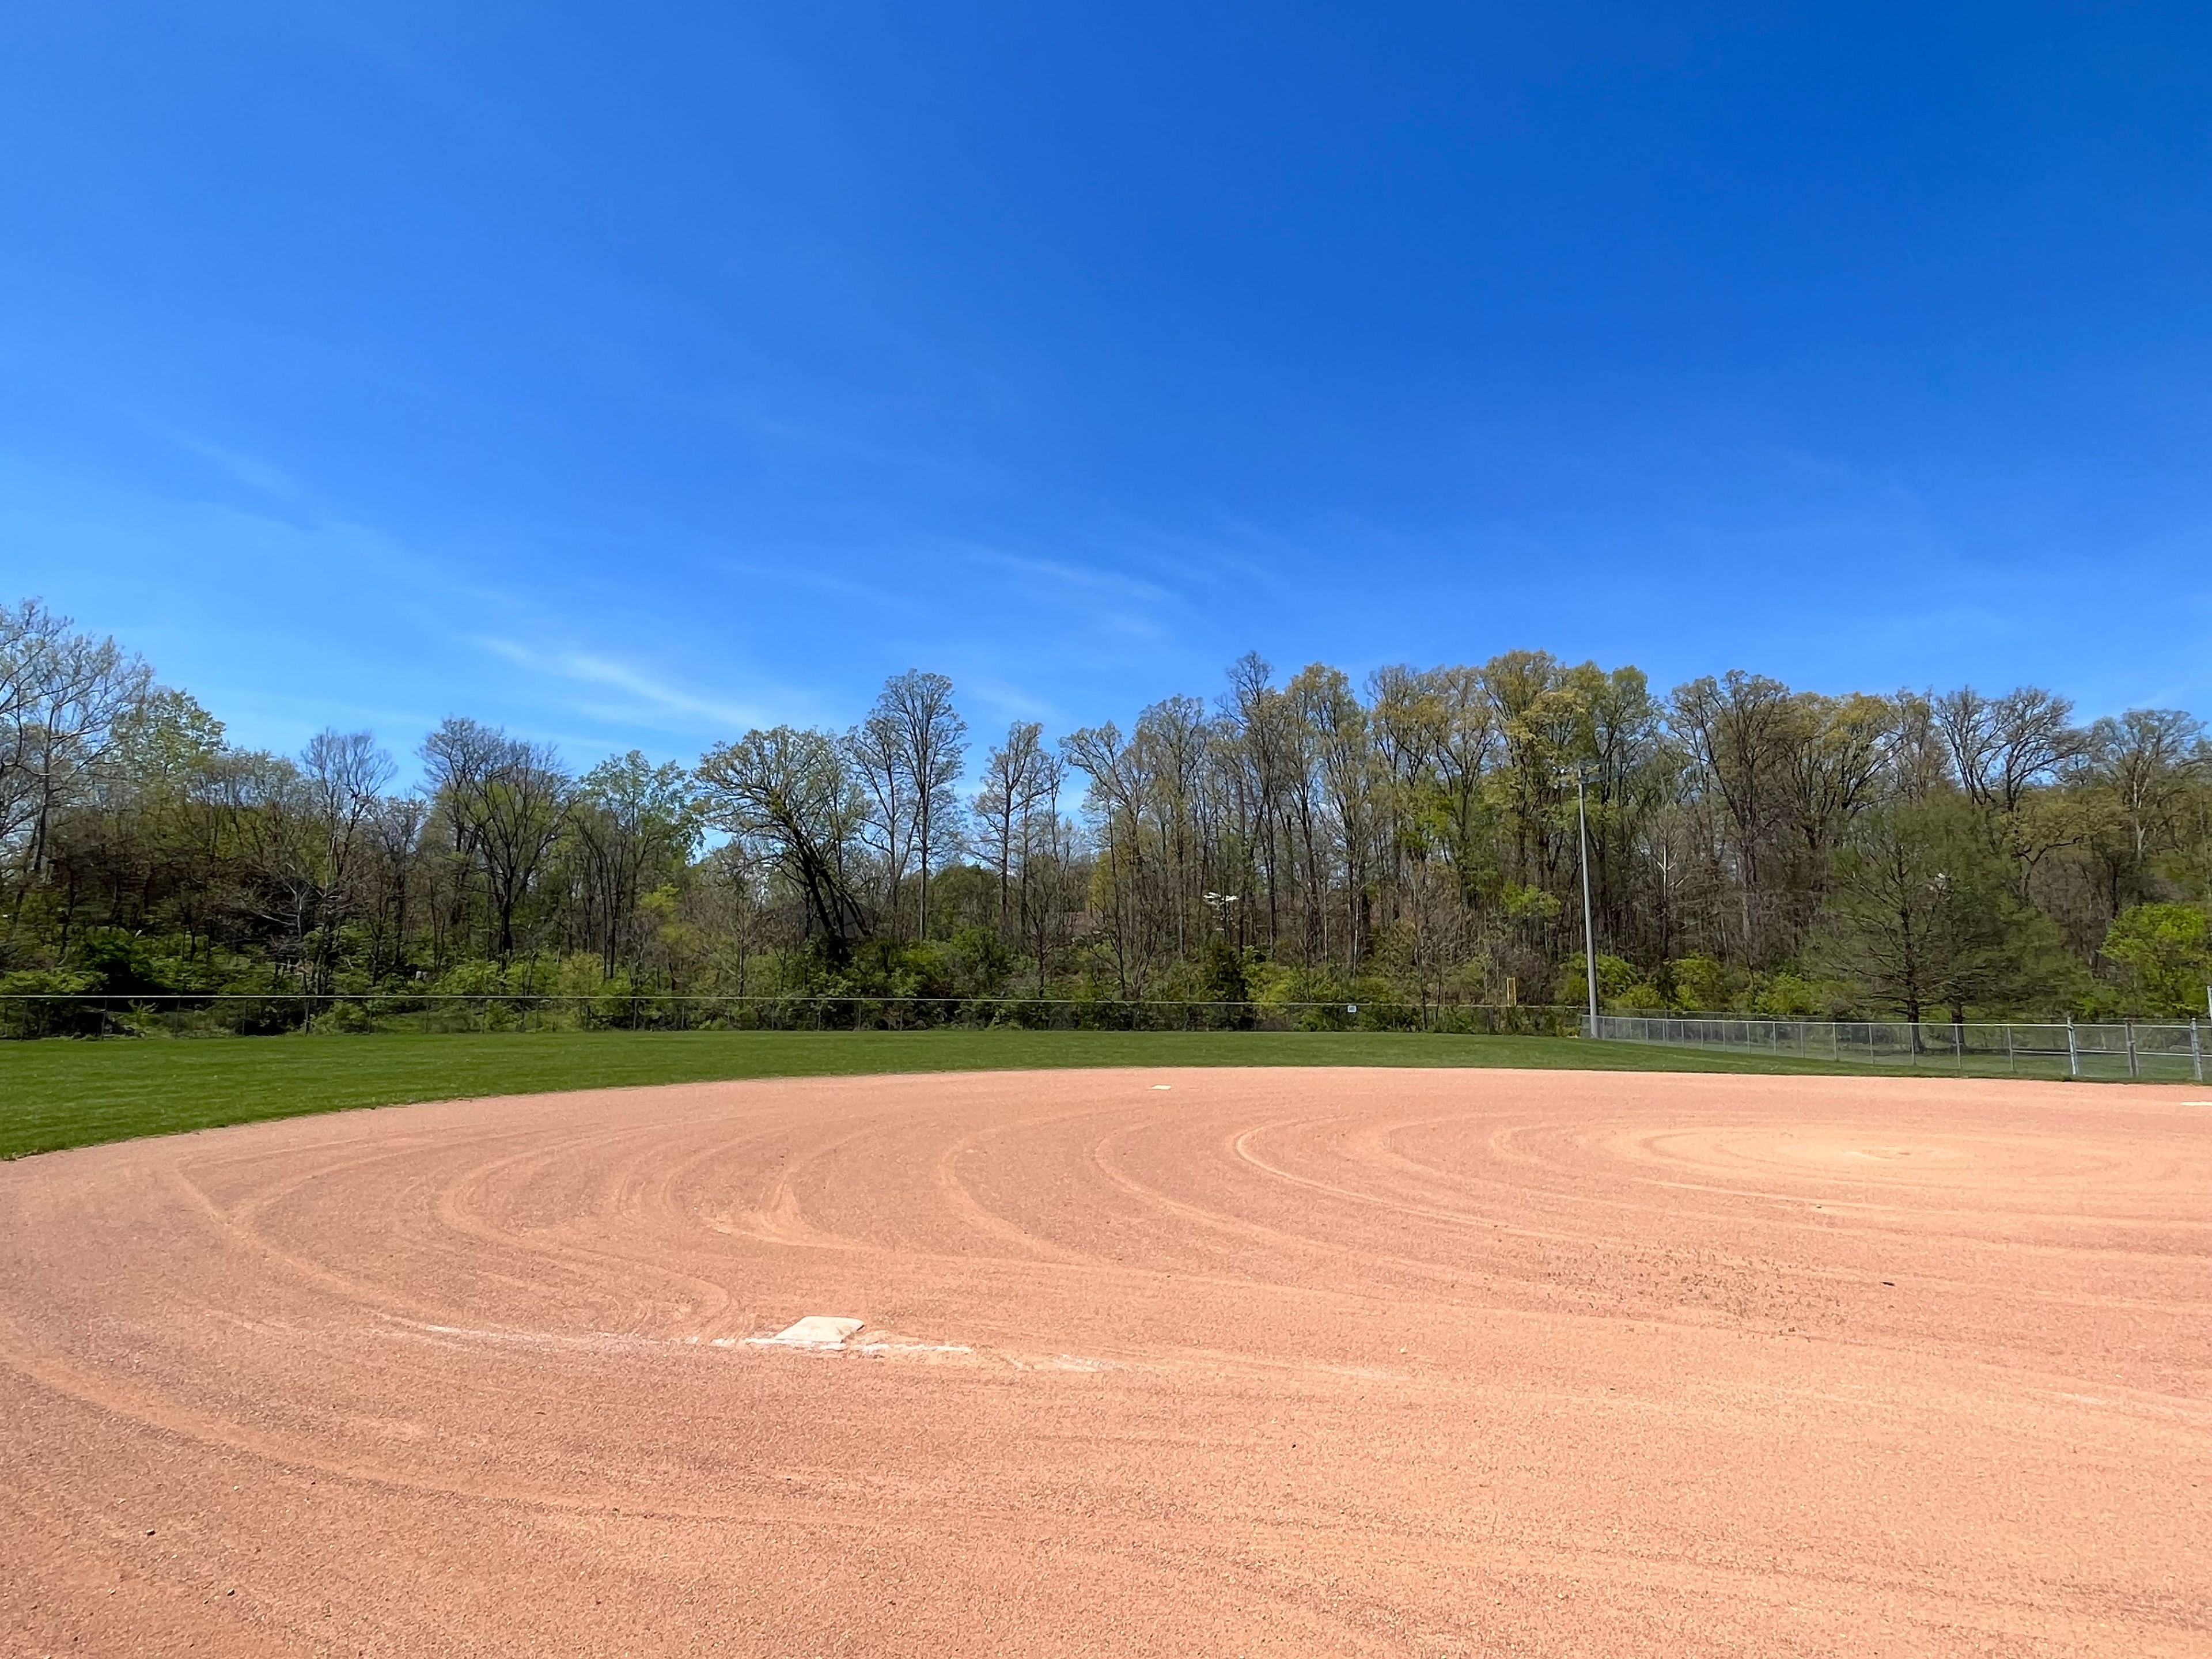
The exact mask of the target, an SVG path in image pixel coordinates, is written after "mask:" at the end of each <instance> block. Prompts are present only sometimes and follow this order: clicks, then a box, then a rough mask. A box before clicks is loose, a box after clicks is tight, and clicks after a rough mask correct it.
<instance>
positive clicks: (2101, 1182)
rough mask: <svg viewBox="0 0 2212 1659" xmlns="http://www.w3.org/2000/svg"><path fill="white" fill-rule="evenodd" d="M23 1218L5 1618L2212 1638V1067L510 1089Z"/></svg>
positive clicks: (238, 1641)
mask: <svg viewBox="0 0 2212 1659" xmlns="http://www.w3.org/2000/svg"><path fill="white" fill-rule="evenodd" d="M221 1046H222V1045H209V1048H210V1052H214V1051H215V1050H216V1049H218V1048H220V1047H221ZM452 1052H454V1053H456V1054H458V1053H459V1052H460V1051H459V1050H455V1051H452ZM133 1063H138V1062H133ZM207 1063H210V1064H212V1063H214V1062H213V1061H209V1062H207ZM458 1087H459V1085H457V1090H456V1091H458ZM387 1092H388V1091H387ZM245 1115H265V1114H245ZM79 1138H80V1139H98V1138H99V1137H98V1136H81V1137H79ZM0 1237H4V1238H5V1239H6V1241H7V1242H6V1244H5V1247H4V1249H0V1421H4V1422H5V1424H6V1425H7V1433H6V1434H5V1436H4V1437H0V1559H4V1560H6V1562H7V1563H8V1564H9V1565H8V1568H7V1570H6V1571H5V1572H4V1573H0V1647H4V1648H5V1649H6V1650H9V1651H14V1652H23V1653H49V1652H51V1653H84V1654H95V1653H100V1654H122V1653H169V1652H179V1653H180V1652H186V1651H189V1652H192V1653H197V1654H237V1655H325V1654H328V1655H337V1654H394V1655H399V1654H404V1655H416V1654H420V1655H432V1654H453V1653H470V1654H484V1655H493V1654H498V1655H505V1654H515V1655H522V1654H530V1655H544V1654H562V1655H600V1654H605V1655H615V1654H625V1655H632V1654H635V1655H644V1654H669V1655H675V1654H684V1655H697V1654H711V1653H726V1654H733V1655H757V1656H811V1655H831V1654H915V1655H920V1654H932V1655H966V1654H975V1655H983V1654H994V1655H996V1654H1024V1655H1026V1654H1036V1655H1043V1654H1079V1653H1097V1654H1224V1655H1227V1654H1260V1653H1280V1654H1404V1655H1449V1654H1470V1655H1472V1654H1501V1655H1503V1654H1515V1655H1538V1654H1556V1655H1562V1656H1565V1655H1582V1656H1587V1655H1615V1654H1617V1655H1630V1654H1699V1655H1705V1654H1742V1655H1777V1654H1815V1653H1819V1654H1853V1655H1869V1654H1947V1655H1948V1654H1960V1655H1965V1654H1973V1655H2007V1656H2027V1655H2088V1654H2114V1655H2118V1654H2130V1655H2141V1654H2160V1655H2180V1654H2204V1653H2208V1652H2212V1548H2209V1547H2208V1545H2207V1542H2206V1541H2207V1540H2208V1538H2212V1103H2208V1101H2207V1098H2206V1097H2205V1092H2204V1091H2203V1090H2202V1089H2198V1090H2195V1091H2192V1090H2191V1089H2187V1088H2166V1087H2150V1086H2143V1087H2136V1088H2122V1087H2096V1086H2088V1085H2082V1086H2069V1085H2059V1084H2047V1083H2026V1082H2021V1083H2013V1082H2004V1081H1993V1080H1978V1079H1926V1078H1923V1079H1899V1078H1873V1077H1856V1076H1850V1077H1846V1076H1812V1075H1778V1074H1770V1075H1758V1074H1734V1075H1730V1074H1723V1073H1642V1072H1611V1073H1605V1072H1594V1071H1587V1070H1539V1069H1526V1068H1521V1067H1515V1066H1504V1067H1498V1066H1492V1067H1486V1068H1468V1067H1463V1066H1442V1067H1439V1066H1411V1067H1397V1068H1391V1067H1387V1066H1348V1067H1347V1066H1336V1067H1328V1068H1316V1067H1310V1066H1284V1067H1279V1068H1267V1067H1250V1066H1197V1065H1178V1066H1166V1065H1162V1066H1142V1065H1139V1066H1127V1065H1123V1066H1114V1067H1110V1068H1102V1069H1073V1070H1026V1071H1011V1072H1007V1071H1002V1072H995V1073H960V1072H952V1073H938V1074H928V1073H904V1074H893V1075H884V1076H874V1077H836V1076H816V1077H781V1078H752V1079H738V1080H725V1081H702V1082H691V1083H679V1084H661V1085H653V1086H636V1087H623V1088H605V1089H597V1090H586V1091H568V1092H562V1093H546V1094H520V1095H519V1094H506V1095H502V1096H500V1097H491V1098H479V1099H469V1100H454V1101H447V1102H444V1103H422V1104H414V1105H406V1106H400V1107H395V1108H393V1109H386V1110H378V1111H348V1112H331V1113H325V1114H323V1115H313V1116H302V1117H293V1118H289V1119H285V1120H283V1121H263V1122H253V1123H245V1124H239V1125H235V1126H234V1127H222V1128H215V1129H209V1130H204V1131H202V1132H199V1133H189V1134H176V1135H169V1136H164V1137H160V1138H154V1139H129V1140H120V1141H115V1142H113V1143H112V1144H108V1145H101V1146H80V1147H77V1148H76V1149H75V1150H69V1151H61V1152H51V1153H47V1154H45V1155H41V1156H36V1157H27V1158H20V1159H18V1160H17V1161H15V1162H14V1163H11V1164H5V1165H0Z"/></svg>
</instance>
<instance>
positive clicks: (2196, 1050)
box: [2189, 1014, 2204, 1083]
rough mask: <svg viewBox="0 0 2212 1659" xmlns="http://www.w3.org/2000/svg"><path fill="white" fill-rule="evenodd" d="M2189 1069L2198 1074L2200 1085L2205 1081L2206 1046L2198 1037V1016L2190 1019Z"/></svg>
mask: <svg viewBox="0 0 2212 1659" xmlns="http://www.w3.org/2000/svg"><path fill="white" fill-rule="evenodd" d="M2189 1069H2190V1070H2191V1072H2193V1073H2196V1076H2197V1081H2198V1082H2199V1083H2202V1082H2203V1081H2204V1044H2203V1041H2202V1039H2200V1038H2199V1037H2198V1036H2197V1016H2196V1015H2194V1014H2191V1015H2190V1017H2189Z"/></svg>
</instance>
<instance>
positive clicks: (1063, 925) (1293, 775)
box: [0, 600, 2212, 1018]
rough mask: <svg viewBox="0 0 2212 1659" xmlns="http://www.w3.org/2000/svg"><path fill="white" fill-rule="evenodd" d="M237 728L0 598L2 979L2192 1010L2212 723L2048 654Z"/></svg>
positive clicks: (1430, 675) (1506, 668)
mask: <svg viewBox="0 0 2212 1659" xmlns="http://www.w3.org/2000/svg"><path fill="white" fill-rule="evenodd" d="M417 758H418V759H419V762H420V764H421V771H420V781H419V782H417V783H415V784H412V785H410V786H408V787H400V786H399V784H398V778H399V776H400V769H399V766H398V763H397V762H396V761H395V760H394V758H393V757H392V756H391V755H390V754H389V753H388V752H387V751H386V750H384V749H383V748H381V747H380V746H379V744H378V743H377V742H376V740H375V738H374V736H373V735H372V734H371V733H369V732H338V731H335V730H333V731H327V732H323V733H321V734H319V735H318V736H317V737H315V738H313V740H311V741H310V742H309V743H308V744H307V745H306V747H305V748H304V749H302V750H301V751H300V752H299V753H298V754H296V755H278V754H273V753H269V752H266V751H263V750H249V749H243V748H240V747H238V746H235V745H234V744H231V743H230V742H229V741H228V738H227V737H226V734H225V732H224V728H223V726H222V722H221V721H220V720H218V719H217V718H216V716H215V715H213V714H210V712H209V711H208V710H207V709H205V708H203V707H202V706H201V705H200V704H199V703H198V702H196V701H195V700H194V699H193V698H192V697H191V696H190V695H189V694H187V693H186V692H185V691H182V690H177V689H175V688H173V687H169V686H165V685H163V684H161V683H160V682H159V681H158V680H157V679H156V678H155V674H154V672H153V671H152V670H151V669H150V668H149V665H147V664H145V663H144V662H143V661H142V660H140V659H138V658H137V657H136V656H134V655H133V654H131V653H129V652H127V651H125V650H124V649H123V648H121V647H118V645H117V644H116V643H115V641H112V639H108V638H106V637H103V636H100V635H96V634H95V633H93V632H89V631H85V630H82V629H78V628H76V626H75V624H74V623H71V622H70V620H69V619H68V618H65V617H59V616H57V615H56V614H54V613H53V612H52V611H51V610H49V609H48V608H46V606H44V605H41V604H40V603H39V602H38V601H36V600H27V601H24V602H22V603H21V604H17V605H13V606H7V607H0V905H4V916H5V921H4V933H0V991H6V990H15V991H17V992H22V991H31V990H50V991H51V990H66V989H89V990H100V991H103V992H107V993H112V994H121V995H127V994H133V993H137V994H149V995H150V994H155V993H156V992H182V993H208V992H214V991H221V990H239V989H252V990H262V989H287V990H303V991H308V992H314V993H323V992H339V991H374V990H379V989H383V988H387V987H415V988H418V989H419V988H442V989H448V990H459V991H480V992H489V991H495V990H509V991H535V992H558V993H562V994H576V995H586V996H589V995H592V994H601V993H605V992H609V991H612V992H614V993H617V994H621V993H629V992H634V991H637V990H641V989H652V990H661V991H671V992H691V993H708V994H754V995H770V994H784V993H789V992H793V991H806V992H811V993H838V992H850V993H853V994H866V995H870V996H951V997H976V996H1005V995H1024V996H1036V997H1066V998H1073V999H1079V1000H1113V1001H1119V1002H1128V1001H1132V1000H1154V999H1157V1000H1170V1001H1173V1000H1188V1001H1197V1000H1215V1001H1225V1002H1246V1001H1252V1002H1258V1003H1261V1004H1262V1005H1265V1004H1267V1003H1271V1002H1273V1003H1283V1004H1300V1003H1305V1002H1334V1001H1340V1000H1358V999H1359V998H1361V997H1365V998H1367V999H1369V1000H1371V1001H1378V1002H1381V1001H1389V1002H1395V1003H1404V1004H1419V1005H1421V1006H1439V1007H1440V1006H1448V1005H1453V1004H1470V1003H1506V1002H1539V1001H1550V1000H1559V1001H1569V1002H1571V1001H1578V1000H1580V999H1581V995H1582V979H1583V957H1582V954H1581V932H1582V923H1581V915H1580V908H1579V907H1580V891H1579V886H1578V883H1579V880H1580V875H1581V868H1582V866H1581V858H1582V851H1581V848H1582V846H1583V834H1582V829H1581V825H1582V823H1583V821H1584V819H1583V817H1580V816H1578V813H1580V814H1586V822H1587V845H1588V860H1589V886H1590V893H1591V898H1592V903H1593V908H1594V911H1595V934H1596V938H1597V941H1598V946H1599V952H1598V960H1597V963H1596V967H1597V972H1598V976H1599V979H1600V981H1601V993H1602V995H1603V997H1604V999H1605V1000H1606V1002H1607V1005H1608V1006H1613V1007H1615V1008H1620V1009H1662V1008H1681V1009H1728V1010H1741V1011H1750V1012H1765V1013H1772V1014H1778V1015H1800V1016H1804V1015H1812V1016H1826V1015H1851V1014H1863V1013H1893V1014H1902V1015H1905V1016H1906V1017H1909V1018H1968V1017H1973V1016H1978V1015H1984V1014H2027V1015H2033V1014H2045V1013H2050V1012H2057V1011H2072V1012H2081V1013H2084V1014H2092V1015H2100V1014H2107V1015H2108V1014H2113V1013H2129V1014H2137V1015H2145V1016H2175V1015H2186V1014H2190V1013H2192V1012H2203V1007H2204V1003H2203V998H2204V996H2205V994H2206V993H2205V988H2204V987H2205V986H2206V984H2207V983H2208V981H2212V938H2208V927H2207V917H2208V912H2207V901H2208V896H2212V744H2208V741H2207V737H2206V732H2205V729H2204V726H2203V723H2202V722H2200V721H2199V720H2197V719H2196V718H2194V717H2193V716H2191V715H2190V714H2186V713H2185V712H2182V711H2179V710H2174V709H2133V710H2130V711H2128V712H2126V713H2124V714H2119V715H2117V716H2112V717H2108V718H2103V719H2098V720H2078V719H2077V718H2076V717H2075V711H2074V709H2073V708H2072V706H2071V705H2070V704H2069V702H2067V700H2066V699H2064V698H2063V697H2061V696H2057V695H2055V694H2053V693H2051V692H2050V691H2047V690H2040V689H2038V688H2035V687H2022V688H2019V689H2017V690H2010V691H2007V692H2004V693H2002V695H1984V694H1983V693H1981V692H1979V691H1977V690H1972V689H1971V688H1960V689H1958V690H1948V691H1942V692H1938V691H1935V690H1902V691H1898V692H1893V693H1889V694H1884V695H1875V694H1864V693H1853V694H1850V695H1846V696H1829V695H1826V694H1823V693H1819V692H1813V691H1802V690H1792V689H1791V688H1790V687H1789V686H1787V685H1785V684H1782V683H1781V682H1779V681H1778V680H1776V679H1773V678H1768V677H1766V676H1763V675H1759V674H1755V673H1750V672H1747V671H1729V672H1728V673H1725V674H1722V675H1718V676H1712V677H1706V678H1699V679H1695V680H1692V681H1690V682H1689V683H1688V684H1683V685H1680V686H1677V687H1675V688H1674V690H1672V691H1671V692H1668V693H1667V694H1664V695H1662V694H1660V693H1658V692H1656V691H1654V690H1652V688H1651V687H1650V684H1648V682H1647V681H1646V679H1645V677H1644V675H1643V673H1641V672H1640V671H1638V670H1636V669H1634V668H1631V667H1620V668H1613V669H1605V668H1601V667H1599V666H1598V665H1595V664H1591V663H1584V664H1580V665H1575V664H1570V663H1565V662H1563V661H1560V660H1559V659H1556V658H1554V657H1553V656H1551V655H1549V654H1547V653H1543V652H1539V651H1514V652H1508V653H1504V654H1502V655H1499V656H1496V657H1493V658H1492V659H1490V660H1488V661H1486V662H1484V663H1482V664H1480V665H1468V666H1449V667H1438V668H1429V669H1414V668H1410V667H1402V666H1400V667H1388V668H1383V669H1380V670H1377V671H1375V672H1373V673H1371V674H1370V675H1368V676H1366V677H1365V678H1364V680H1362V681H1360V682H1358V683H1355V682H1354V681H1353V680H1352V678H1350V677H1349V676H1347V675H1346V674H1345V673H1344V672H1343V671H1340V670H1338V669H1335V668H1332V667H1329V666H1328V665H1321V664H1316V665H1312V666H1310V667H1306V668H1304V669H1302V670H1300V671H1297V672H1296V673H1294V674H1289V675H1286V676H1285V675H1279V674H1277V673H1276V672H1275V671H1273V669H1272V668H1271V667H1270V665H1268V664H1267V663H1265V662H1263V661H1261V659H1259V658H1258V657H1256V656H1247V657H1245V658H1244V659H1242V660H1240V661H1238V662H1237V663H1235V664H1233V665H1231V667H1230V669H1229V671H1228V673H1227V676H1226V678H1225V684H1223V686H1222V687H1221V689H1220V690H1218V693H1217V694H1216V695H1215V696H1213V697H1212V698H1211V699H1210V700H1209V699H1206V698H1202V697H1200V696H1191V695H1178V696H1168V697H1165V698H1164V699H1162V700H1161V701H1159V702H1154V703H1152V704H1151V705H1150V706H1149V707H1146V708H1142V709H1141V710H1139V711H1137V712H1136V713H1135V714H1134V716H1133V719H1132V720H1130V723H1129V725H1128V726H1127V729H1126V730H1124V729H1123V728H1122V727H1121V726H1120V725H1119V724H1118V723H1116V722H1114V721H1110V720H1109V721H1107V722H1105V723H1103V724H1101V725H1097V726H1086V727H1083V728H1081V729H1079V730H1076V731H1072V732H1066V733H1065V734H1062V735H1060V736H1059V737H1057V738H1056V739H1048V736H1047V734H1046V733H1045V732H1044V730H1043V729H1042V726H1040V725H1039V724H1037V723H1036V722H1031V721H1018V722H1016V723H1014V724H1013V725H1012V726H1011V727H1010V728H1009V729H1008V730H1007V731H1006V733H1005V735H1004V737H1003V738H1001V739H1000V740H998V741H996V742H993V741H990V740H988V739H977V738H974V737H973V736H972V735H971V733H970V731H969V726H968V724H967V722H966V720H964V719H963V716H962V715H961V714H960V713H959V712H958V710H957V707H956V704H955V701H954V687H953V685H952V684H951V681H949V680H948V679H946V678H945V677H944V676H942V675H939V674H934V673H929V672H926V671H919V670H916V671H908V672H906V673H902V674H899V675H897V676H895V677H894V678H890V680H888V681H886V682H885V684H884V687H883V690H882V692H881V695H880V696H878V698H877V699H876V701H875V702H874V703H873V705H872V707H871V708H869V709H868V710H867V711H866V714H864V715H863V717H862V718H861V719H860V720H859V721H858V722H857V723H855V724H854V726H851V727H850V728H849V729H847V730H842V731H840V730H830V729H822V728H814V727H794V726H775V727H773V728H770V729H767V730H756V731H750V732H744V733H742V734H734V735H732V737H731V738H729V739H728V740H727V741H725V742H721V743H718V744H714V745H712V746H711V747H709V748H708V750H706V752H705V753H703V754H702V756H700V757H699V758H698V759H697V761H696V763H694V764H691V765H690V766H683V765H678V764H676V763H668V762H660V763H656V762H653V761H652V760H649V759H648V758H647V757H645V756H643V755H642V754H641V753H639V752H637V751H635V750H633V751H631V752H629V753H628V754H623V755H618V756H614V757H609V758H607V759H605V760H603V761H601V762H599V763H598V764H596V765H593V766H592V767H590V768H588V769H583V770H578V769H575V768H574V767H572V766H570V765H569V764H568V763H566V762H565V761H564V760H563V758H562V757H561V756H560V755H559V754H558V753H556V751H555V750H553V749H552V748H551V747H550V746H549V745H546V744H541V743H537V742H534V741H532V740H531V739H529V738H526V737H521V736H517V735H515V734H513V733H511V732H506V731H504V730H501V729H500V728H498V727H496V726H488V725H485V724H483V723H481V722H479V721H477V720H471V719H467V718H465V717H459V716H456V717H453V718H451V719H448V720H445V721H444V722H442V723H441V725H440V726H438V727H437V729H436V730H435V731H434V732H431V733H430V735H429V736H428V738H427V739H425V740H424V742H423V743H422V745H421V748H420V750H419V752H418V755H417Z"/></svg>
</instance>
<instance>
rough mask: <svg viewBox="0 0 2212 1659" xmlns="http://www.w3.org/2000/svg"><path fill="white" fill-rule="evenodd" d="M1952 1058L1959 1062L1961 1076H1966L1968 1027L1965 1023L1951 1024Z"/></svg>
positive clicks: (1953, 1022) (1954, 1022) (1957, 1021)
mask: <svg viewBox="0 0 2212 1659" xmlns="http://www.w3.org/2000/svg"><path fill="white" fill-rule="evenodd" d="M1951 1058H1952V1059H1953V1060H1954V1061H1956V1062H1957V1065H1958V1069H1959V1075H1960V1076H1961V1077H1964V1076H1965V1075H1966V1024H1965V1022H1964V1021H1961V1020H1955V1019H1954V1020H1953V1021H1952V1022H1951Z"/></svg>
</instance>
